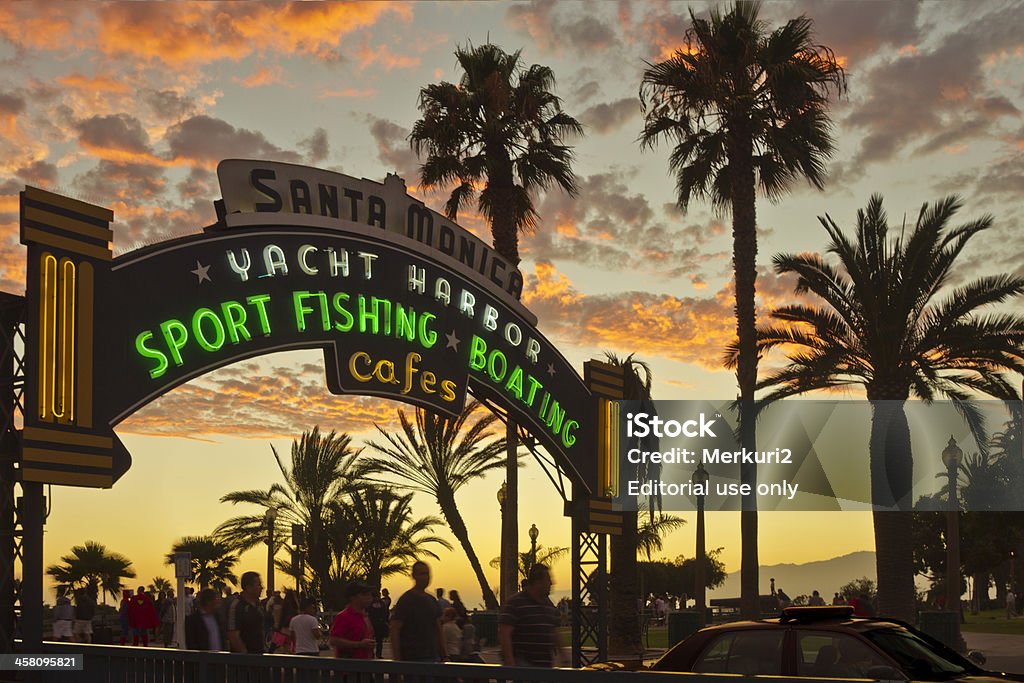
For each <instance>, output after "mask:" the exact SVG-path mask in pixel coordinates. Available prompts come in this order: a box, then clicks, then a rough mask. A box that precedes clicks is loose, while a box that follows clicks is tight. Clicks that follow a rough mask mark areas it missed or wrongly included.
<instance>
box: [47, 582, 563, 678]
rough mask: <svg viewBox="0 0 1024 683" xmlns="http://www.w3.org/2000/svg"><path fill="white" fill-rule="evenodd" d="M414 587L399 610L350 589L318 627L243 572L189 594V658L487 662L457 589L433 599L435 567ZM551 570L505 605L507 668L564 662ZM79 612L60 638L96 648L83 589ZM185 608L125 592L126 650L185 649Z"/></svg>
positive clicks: (306, 606) (295, 602)
mask: <svg viewBox="0 0 1024 683" xmlns="http://www.w3.org/2000/svg"><path fill="white" fill-rule="evenodd" d="M411 578H412V581H413V585H412V587H411V588H409V590H407V591H405V593H403V594H402V595H401V596H400V597H399V598H398V600H397V601H395V602H394V604H392V600H391V596H390V594H389V593H388V590H387V589H386V588H384V589H382V590H378V588H377V587H375V586H371V585H370V584H368V583H366V582H364V581H352V582H350V583H349V584H348V585H347V586H346V589H345V595H344V599H345V607H344V609H342V610H341V611H340V612H338V613H337V614H336V615H334V617H333V620H332V621H331V624H330V626H329V627H325V626H323V625H322V624H321V620H320V617H319V611H318V605H317V603H316V602H315V601H314V600H312V599H310V598H309V597H308V596H305V595H302V594H300V593H298V592H296V591H294V590H286V591H285V592H284V595H282V594H281V593H280V592H279V591H275V592H274V593H272V594H271V595H270V596H268V597H266V598H265V599H263V580H262V578H261V577H260V575H259V573H258V572H245V573H244V574H242V577H241V581H240V586H241V590H240V591H239V592H237V593H236V594H234V595H229V596H228V597H227V598H224V597H222V596H221V594H220V593H219V592H218V591H216V590H214V589H212V588H208V589H204V590H202V591H200V592H199V594H198V596H197V595H195V594H194V592H193V590H192V589H191V588H187V589H186V593H185V596H184V601H183V604H184V606H185V607H184V609H185V619H184V622H185V642H184V646H185V648H187V649H191V650H215V651H216V650H220V651H224V650H227V651H230V652H240V653H249V654H261V653H264V652H274V653H281V654H296V655H309V656H321V651H322V649H324V648H323V644H324V643H325V641H326V648H327V649H328V650H329V651H330V653H331V654H332V655H333V656H335V657H343V658H353V659H372V658H381V657H382V656H383V654H384V642H385V640H387V641H390V649H391V657H392V659H395V660H401V661H410V662H443V661H456V662H477V663H482V662H483V661H484V660H483V659H482V658H481V657H480V653H479V650H478V643H477V638H476V632H475V628H474V625H473V624H472V622H471V621H470V615H469V612H468V610H467V609H466V606H465V604H463V602H462V600H461V599H460V597H459V594H458V592H457V591H455V590H452V591H448V594H447V597H446V596H445V591H444V590H443V589H441V588H438V589H436V590H435V591H434V592H433V593H431V592H428V590H427V589H428V587H429V585H430V567H429V565H427V563H425V562H416V563H414V564H413V566H412V573H411ZM551 585H552V584H551V572H550V569H549V568H548V567H547V566H545V565H541V564H538V565H535V566H534V567H533V568H531V570H530V573H529V576H527V578H526V579H525V580H524V581H523V586H522V591H520V592H519V593H517V594H515V595H514V596H512V597H511V598H509V599H508V600H507V601H506V604H505V605H504V606H503V607H502V609H501V613H500V615H499V618H498V644H499V645H500V648H501V658H502V661H503V662H504V663H505V664H507V665H515V666H542V667H550V666H555V665H557V664H558V663H559V656H560V653H561V644H560V643H559V640H558V627H559V626H560V625H561V621H562V618H561V615H560V613H559V611H558V609H557V608H556V607H555V605H554V604H553V603H552V602H551V598H550V593H551ZM74 597H75V604H74V605H73V606H72V604H71V601H70V599H69V598H68V596H66V595H64V594H63V593H61V594H60V595H59V596H58V598H57V604H56V607H55V609H54V627H53V632H54V638H56V639H58V640H71V639H72V638H74V639H75V640H76V641H77V642H89V639H90V637H91V633H92V620H93V616H94V614H95V610H96V604H95V601H93V600H92V599H91V598H90V596H89V595H88V593H87V591H84V590H82V591H76V593H75V595H74ZM177 610H178V602H177V600H176V599H175V596H174V592H173V591H170V590H167V591H161V592H160V593H159V594H158V596H157V597H156V598H154V597H153V596H151V595H150V594H149V592H147V591H146V589H145V588H144V587H139V588H138V590H137V591H135V592H134V593H132V592H131V591H130V590H125V591H124V594H123V598H122V600H121V604H120V608H119V611H118V617H119V620H120V626H121V636H120V644H121V645H129V644H130V645H134V646H137V645H142V646H148V645H149V644H150V642H151V639H152V640H153V641H156V640H157V639H159V640H160V641H161V642H162V643H163V645H164V646H167V647H170V646H178V645H179V643H177V642H175V624H176V619H177Z"/></svg>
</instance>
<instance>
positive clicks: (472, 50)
mask: <svg viewBox="0 0 1024 683" xmlns="http://www.w3.org/2000/svg"><path fill="white" fill-rule="evenodd" d="M520 52H521V51H519V50H517V51H516V52H513V53H512V54H508V53H506V52H505V51H504V50H502V49H501V48H500V47H498V46H497V45H492V44H491V43H486V44H484V45H479V46H477V47H473V46H470V47H468V48H459V49H457V50H456V51H455V57H456V59H457V60H458V62H459V66H460V67H461V68H462V72H463V73H462V77H461V78H460V80H459V82H458V84H455V83H448V82H441V83H432V84H431V85H428V86H426V87H424V88H422V89H421V90H420V99H419V109H420V112H422V114H423V118H422V119H420V120H419V121H417V122H416V123H415V124H414V125H413V128H412V133H410V134H409V142H410V144H411V146H412V148H413V150H414V151H415V152H416V154H417V156H422V155H423V153H426V155H427V160H426V162H424V164H423V166H422V168H421V172H420V176H421V177H420V182H421V184H422V185H423V187H427V188H430V187H438V186H441V187H448V186H451V185H455V189H454V190H452V193H451V196H450V197H449V199H448V203H447V204H446V205H445V213H446V214H447V216H448V217H449V218H450V219H452V220H453V221H454V220H457V217H458V213H459V209H461V208H462V207H463V206H466V205H467V204H468V203H469V202H470V201H471V200H472V199H473V197H474V196H477V195H479V196H478V197H477V208H478V209H479V211H480V213H482V214H483V215H484V216H485V217H486V218H487V220H488V222H489V223H490V226H491V235H492V237H493V238H494V248H495V250H496V251H497V252H498V253H499V254H501V255H502V257H504V258H505V259H507V260H508V261H509V262H510V263H511V264H512V265H518V264H519V232H520V231H524V230H529V229H532V228H533V227H535V226H536V222H537V212H536V210H535V209H534V206H533V198H532V197H531V194H530V193H531V192H533V191H536V190H547V189H549V188H550V187H552V186H558V187H561V188H562V189H563V190H565V191H566V192H568V193H569V194H570V195H571V196H575V195H576V192H577V188H576V176H575V175H574V174H573V172H572V160H573V151H572V148H571V147H568V146H566V145H564V144H562V141H563V139H564V138H566V137H569V136H572V135H581V134H582V133H583V127H582V126H581V125H580V123H579V121H577V120H576V119H574V118H573V117H571V116H569V115H568V114H566V113H565V112H563V111H562V101H561V100H560V99H559V98H558V97H557V96H556V95H554V94H553V93H552V92H551V90H552V88H553V87H554V85H555V75H554V73H553V72H552V71H551V69H550V68H549V67H546V66H542V65H540V64H533V65H531V66H529V67H525V66H524V65H523V64H522V63H521V62H520ZM478 190H479V193H478Z"/></svg>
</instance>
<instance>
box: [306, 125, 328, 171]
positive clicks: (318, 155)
mask: <svg viewBox="0 0 1024 683" xmlns="http://www.w3.org/2000/svg"><path fill="white" fill-rule="evenodd" d="M299 149H301V150H302V151H304V152H305V153H306V161H308V162H309V163H311V164H319V163H320V162H322V161H324V160H325V159H327V155H328V153H330V144H329V143H328V141H327V131H326V130H325V129H323V128H317V129H316V130H315V131H313V133H312V134H311V135H310V136H309V137H308V138H303V139H302V140H300V141H299Z"/></svg>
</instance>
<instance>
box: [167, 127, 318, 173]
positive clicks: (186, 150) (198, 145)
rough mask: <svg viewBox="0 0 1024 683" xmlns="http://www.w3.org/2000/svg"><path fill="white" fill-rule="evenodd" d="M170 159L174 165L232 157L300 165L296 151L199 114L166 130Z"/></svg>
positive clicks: (300, 158) (254, 133)
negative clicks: (176, 162) (174, 162)
mask: <svg viewBox="0 0 1024 683" xmlns="http://www.w3.org/2000/svg"><path fill="white" fill-rule="evenodd" d="M167 144H168V146H169V148H170V152H171V157H172V158H173V159H174V160H175V161H178V162H184V163H193V164H213V163H216V162H218V161H220V160H222V159H230V158H234V157H241V158H246V157H250V158H264V159H269V160H273V161H285V162H291V163H301V162H302V156H301V155H300V154H298V153H297V152H293V151H290V150H285V149H281V148H280V147H278V146H277V145H275V144H273V143H271V142H270V141H269V140H267V138H266V137H264V135H263V133H260V132H258V131H252V130H247V129H245V128H235V127H234V126H232V125H231V124H230V123H228V122H227V121H223V120H221V119H217V118H214V117H212V116H206V115H199V116H193V117H191V118H188V119H185V120H184V121H182V122H181V123H176V124H175V125H173V126H171V127H170V128H169V129H168V131H167Z"/></svg>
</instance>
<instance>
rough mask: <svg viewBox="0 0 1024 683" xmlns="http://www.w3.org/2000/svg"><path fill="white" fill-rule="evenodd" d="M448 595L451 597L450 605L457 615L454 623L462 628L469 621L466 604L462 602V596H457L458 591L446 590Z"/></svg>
mask: <svg viewBox="0 0 1024 683" xmlns="http://www.w3.org/2000/svg"><path fill="white" fill-rule="evenodd" d="M448 597H449V598H451V599H452V607H453V608H454V609H455V614H456V616H457V617H458V618H457V619H456V620H455V623H457V624H458V625H459V628H462V627H464V626H465V625H466V622H467V621H469V612H468V611H467V610H466V606H465V605H464V604H462V598H460V597H459V591H457V590H450V591H448Z"/></svg>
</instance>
